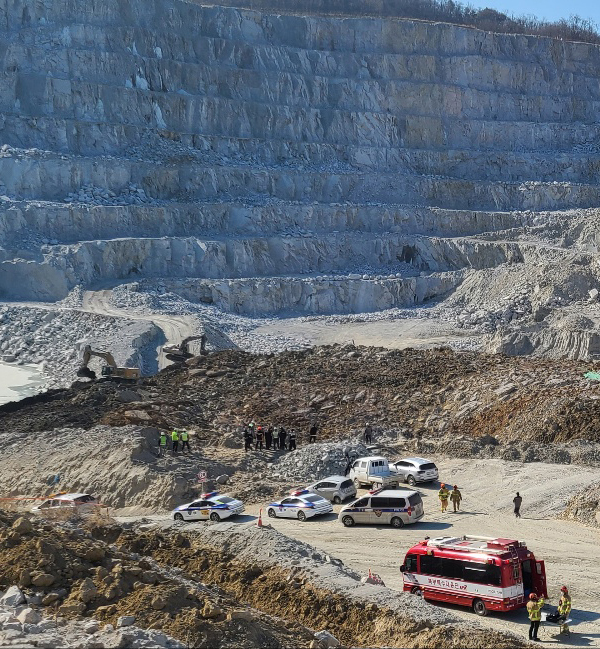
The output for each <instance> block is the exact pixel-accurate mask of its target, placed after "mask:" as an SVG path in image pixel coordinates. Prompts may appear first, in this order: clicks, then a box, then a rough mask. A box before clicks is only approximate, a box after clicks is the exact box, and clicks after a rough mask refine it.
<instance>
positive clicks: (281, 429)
mask: <svg viewBox="0 0 600 649" xmlns="http://www.w3.org/2000/svg"><path fill="white" fill-rule="evenodd" d="M286 437H287V431H286V429H285V428H284V427H283V426H279V449H280V450H281V451H285V438H286Z"/></svg>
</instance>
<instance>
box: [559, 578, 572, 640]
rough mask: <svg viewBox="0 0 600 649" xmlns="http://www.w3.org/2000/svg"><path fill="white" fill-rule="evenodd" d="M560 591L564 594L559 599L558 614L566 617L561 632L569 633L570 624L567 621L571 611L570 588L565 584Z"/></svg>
mask: <svg viewBox="0 0 600 649" xmlns="http://www.w3.org/2000/svg"><path fill="white" fill-rule="evenodd" d="M560 592H561V593H562V594H561V596H560V599H559V600H558V614H559V615H560V617H561V618H564V622H563V623H562V624H561V625H560V632H561V633H568V632H569V625H568V624H566V623H565V622H566V620H567V619H568V617H569V613H570V612H571V596H570V595H569V589H568V588H567V587H566V586H563V587H562V588H561V589H560Z"/></svg>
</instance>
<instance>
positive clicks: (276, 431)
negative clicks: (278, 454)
mask: <svg viewBox="0 0 600 649" xmlns="http://www.w3.org/2000/svg"><path fill="white" fill-rule="evenodd" d="M273 450H274V451H278V450H279V429H277V428H274V429H273Z"/></svg>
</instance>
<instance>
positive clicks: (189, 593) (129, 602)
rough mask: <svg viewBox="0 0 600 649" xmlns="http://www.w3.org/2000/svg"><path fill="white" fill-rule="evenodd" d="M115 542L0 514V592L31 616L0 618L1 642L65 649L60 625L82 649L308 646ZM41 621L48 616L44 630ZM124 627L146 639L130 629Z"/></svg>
mask: <svg viewBox="0 0 600 649" xmlns="http://www.w3.org/2000/svg"><path fill="white" fill-rule="evenodd" d="M120 534H121V529H120V528H118V527H114V528H104V527H101V528H97V527H93V526H91V527H90V528H89V529H86V528H84V529H78V528H76V527H73V526H70V525H68V524H64V525H51V524H48V523H41V522H39V521H36V520H28V519H24V518H17V516H16V515H15V514H11V513H7V512H1V511H0V588H2V589H5V588H9V587H18V589H20V591H21V592H22V598H23V599H24V602H22V603H23V604H24V605H26V606H24V607H23V608H27V609H31V610H32V612H31V613H28V614H27V616H21V617H22V618H23V619H26V620H27V621H25V622H23V621H22V620H19V619H18V616H19V615H21V613H22V611H21V612H17V611H15V613H17V620H16V621H14V620H13V619H12V616H11V618H10V619H8V620H2V622H1V623H2V625H3V628H2V631H1V632H0V634H4V636H3V637H4V639H5V640H9V639H10V640H13V641H15V642H16V643H17V644H18V646H22V643H23V644H24V643H25V642H28V641H32V640H35V636H34V634H35V633H36V631H43V632H46V633H50V631H51V633H50V635H51V637H53V638H54V641H55V643H54V645H53V646H54V647H60V646H64V636H65V634H66V635H67V636H68V634H69V633H73V634H77V630H78V629H77V627H76V626H74V625H73V624H72V623H70V622H69V621H70V620H75V621H79V629H80V634H79V643H80V644H79V646H81V647H82V648H83V649H85V648H86V647H89V648H90V649H92V647H93V648H94V649H103V647H107V649H108V648H110V647H125V646H126V647H149V646H152V647H157V646H158V647H169V646H172V647H178V646H190V644H191V646H196V647H210V648H213V647H214V648H218V647H242V648H248V649H251V648H255V647H256V648H258V647H282V648H289V649H293V648H295V647H301V648H308V647H309V645H310V643H311V642H312V641H313V639H314V634H313V632H310V631H309V630H307V629H306V628H304V627H303V626H301V625H300V624H298V623H297V622H293V621H286V620H285V619H283V618H282V617H277V618H275V617H271V616H270V615H268V614H265V613H263V612H261V611H258V610H254V609H249V608H248V607H247V606H246V605H242V604H240V603H239V601H238V600H236V599H235V598H234V597H232V596H231V595H230V594H228V593H227V592H225V591H224V590H222V589H221V588H219V587H217V586H215V585H205V584H203V583H202V581H201V579H199V578H197V577H195V576H194V575H193V574H192V573H191V572H188V571H183V570H180V569H177V568H174V567H172V565H166V564H165V566H161V565H160V564H157V563H155V562H154V561H152V560H151V559H150V558H143V557H140V556H139V555H138V554H134V553H132V552H129V551H126V550H124V548H123V547H121V548H119V547H118V546H117V547H115V546H114V545H112V543H113V542H114V541H115V540H118V538H119V535H120ZM96 536H103V537H106V538H107V540H108V541H109V542H110V543H111V544H109V543H107V542H105V541H102V540H98V539H97V538H95V537H96ZM170 543H171V544H173V547H178V548H179V550H178V551H179V552H181V551H183V549H184V548H186V547H189V545H190V543H189V540H187V539H186V538H185V537H183V536H181V535H174V536H173V537H172V538H171V539H170ZM10 592H12V595H13V599H11V602H13V603H14V602H15V601H17V602H18V600H19V599H21V597H20V596H19V595H18V592H17V589H16V588H12V589H11V591H10ZM20 604H21V602H18V603H17V604H16V606H20ZM42 616H43V617H46V618H47V617H48V616H52V624H53V628H52V627H51V626H50V625H49V624H48V623H47V621H45V622H42V621H41V620H40V618H42ZM36 620H37V622H36ZM86 620H87V621H88V623H87V624H86V623H85V622H86ZM92 620H97V621H98V622H100V623H101V624H99V623H98V622H94V623H92ZM38 624H41V627H40V628H37V626H38ZM132 624H135V626H136V627H140V628H141V629H147V630H148V631H147V632H140V631H139V630H137V629H136V628H133V629H132V628H131V625H132ZM104 625H110V626H108V628H107V626H104ZM111 626H112V629H111ZM101 627H102V628H103V630H102V631H101V632H100V631H99V630H100V628H101ZM92 629H95V630H92ZM115 629H116V632H114V630H115ZM81 631H83V632H81ZM0 637H2V636H1V635H0ZM170 637H171V638H175V639H176V640H178V641H179V642H171V640H170V639H169V638H170ZM40 639H43V638H40ZM49 646H52V645H49Z"/></svg>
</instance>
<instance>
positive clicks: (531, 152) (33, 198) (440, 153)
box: [0, 0, 600, 314]
mask: <svg viewBox="0 0 600 649" xmlns="http://www.w3.org/2000/svg"><path fill="white" fill-rule="evenodd" d="M371 4H373V3H371ZM369 6H371V5H369ZM386 6H387V5H386ZM384 9H385V7H384V6H383V5H382V7H381V8H380V12H382V13H385V11H384ZM350 10H352V11H353V9H352V7H351V8H350ZM0 43H1V44H2V48H1V49H0V56H1V57H2V58H1V60H2V69H1V75H2V84H1V88H2V90H1V91H0V142H1V143H2V147H1V150H0V246H1V249H0V298H5V299H6V298H8V299H40V300H46V301H53V300H59V299H62V298H64V297H65V296H66V295H67V294H68V292H69V291H70V290H71V289H73V288H74V287H75V286H79V285H83V286H86V287H93V286H95V285H97V284H99V283H106V282H111V283H119V282H128V281H135V280H138V279H141V278H159V277H160V278H167V280H168V282H169V285H170V287H171V289H172V290H174V291H176V292H180V293H181V294H185V295H186V296H187V297H190V298H193V299H194V300H199V301H202V302H207V303H212V304H215V305H217V306H219V307H220V308H223V309H227V310H231V311H234V312H239V313H251V314H260V313H267V312H268V313H272V312H279V313H336V312H341V313H344V312H353V311H357V310H358V311H373V310H379V309H383V308H390V307H395V306H410V305H413V304H415V303H419V302H421V301H423V300H427V299H431V298H435V297H437V296H440V295H444V294H446V293H447V292H448V291H451V290H452V289H454V288H455V287H456V286H458V285H459V284H460V283H461V282H462V280H463V278H464V276H465V273H467V272H472V271H473V270H481V269H490V268H494V267H497V266H499V265H506V264H509V265H510V264H537V263H540V262H543V261H544V260H545V259H546V258H547V257H548V256H549V255H551V256H552V258H553V259H556V257H557V255H558V257H559V258H560V256H561V254H562V251H561V250H560V249H559V250H558V251H557V250H556V247H552V248H551V252H548V250H546V249H544V246H540V245H539V244H538V243H535V242H530V241H519V240H517V238H516V237H514V236H513V235H514V232H515V231H517V232H521V231H523V229H526V228H529V227H531V226H532V225H534V224H536V225H538V226H539V225H540V223H541V224H542V225H543V224H544V223H545V222H546V221H547V219H546V217H545V216H544V215H545V214H546V213H547V212H549V211H554V210H566V209H571V210H572V209H584V208H593V207H596V206H597V205H598V204H599V203H600V185H599V184H598V181H597V178H598V170H599V169H600V153H599V151H600V148H599V143H600V140H599V136H600V125H599V124H598V123H597V122H598V116H599V114H600V83H599V81H600V72H599V70H600V65H599V64H600V49H599V48H598V47H596V46H593V45H587V44H581V43H569V42H564V41H556V40H551V39H547V38H540V37H533V36H512V35H499V34H490V33H485V32H481V31H478V30H475V29H470V28H462V27H457V26H453V25H448V24H441V23H426V22H420V21H409V20H396V19H391V18H387V19H386V18H367V17H345V18H340V17H332V16H329V17H328V16H317V15H313V16H300V15H291V14H287V15H286V14H284V15H281V14H277V13H269V12H261V11H253V10H248V9H242V8H232V7H218V6H210V7H207V6H199V5H197V4H193V3H185V2H177V1H174V0H149V1H144V2H141V1H139V0H133V1H132V2H130V3H127V5H123V3H120V2H117V1H116V0H113V1H107V0H102V2H100V1H96V2H86V3H84V2H81V1H76V0H71V1H64V0H60V1H57V2H50V0H45V1H40V2H37V3H35V4H32V3H30V2H25V1H22V2H19V1H17V2H8V1H7V0H4V1H3V2H1V3H0ZM507 232H508V234H507ZM511 233H512V234H511ZM365 269H367V270H366V271H365Z"/></svg>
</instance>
